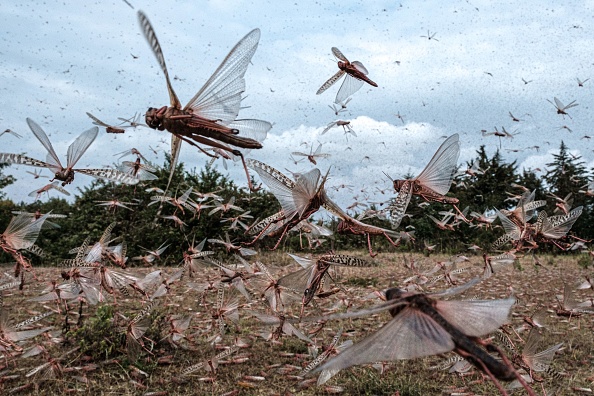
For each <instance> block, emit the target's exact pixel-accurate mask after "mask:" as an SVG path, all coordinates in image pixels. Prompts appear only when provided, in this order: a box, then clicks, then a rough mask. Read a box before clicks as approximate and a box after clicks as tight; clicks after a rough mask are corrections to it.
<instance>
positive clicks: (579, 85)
mask: <svg viewBox="0 0 594 396" xmlns="http://www.w3.org/2000/svg"><path fill="white" fill-rule="evenodd" d="M575 79H576V81H577V83H578V87H583V86H584V84H585V83H586V81H588V80H590V79H589V78H586V79H585V80H584V81H582V80H580V79H579V78H578V77H576V78H575Z"/></svg>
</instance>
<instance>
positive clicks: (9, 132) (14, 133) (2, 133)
mask: <svg viewBox="0 0 594 396" xmlns="http://www.w3.org/2000/svg"><path fill="white" fill-rule="evenodd" d="M6 133H8V134H10V135H13V136H16V137H17V138H19V139H20V138H22V136H21V135H19V134H18V133H16V132H15V131H13V130H12V129H5V130H3V131H2V132H0V136H2V135H4V134H6Z"/></svg>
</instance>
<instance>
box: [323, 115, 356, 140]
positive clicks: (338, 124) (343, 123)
mask: <svg viewBox="0 0 594 396" xmlns="http://www.w3.org/2000/svg"><path fill="white" fill-rule="evenodd" d="M334 127H342V129H343V131H344V134H345V135H347V136H348V134H349V133H350V134H351V135H353V136H354V137H357V134H356V133H355V130H354V129H353V127H352V126H351V122H350V121H343V120H336V121H333V122H331V123H330V124H328V126H326V128H324V130H323V131H322V133H320V135H323V134H325V133H326V132H328V131H329V130H330V129H332V128H334ZM347 141H348V138H347Z"/></svg>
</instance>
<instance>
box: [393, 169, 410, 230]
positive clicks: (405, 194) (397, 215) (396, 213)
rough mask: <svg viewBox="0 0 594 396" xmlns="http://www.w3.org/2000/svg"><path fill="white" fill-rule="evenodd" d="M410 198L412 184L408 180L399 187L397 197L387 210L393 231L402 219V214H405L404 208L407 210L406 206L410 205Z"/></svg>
mask: <svg viewBox="0 0 594 396" xmlns="http://www.w3.org/2000/svg"><path fill="white" fill-rule="evenodd" d="M411 197H412V182H411V181H410V180H406V181H405V182H404V183H403V184H402V187H400V192H398V196H397V197H396V198H394V201H393V202H392V203H391V204H390V206H388V208H387V209H388V211H389V212H390V225H391V227H392V229H393V230H395V229H396V228H398V226H399V225H400V222H401V221H402V219H403V218H404V214H405V213H406V208H408V204H409V203H410V198H411Z"/></svg>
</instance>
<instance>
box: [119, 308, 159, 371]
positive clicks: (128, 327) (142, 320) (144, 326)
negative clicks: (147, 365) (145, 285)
mask: <svg viewBox="0 0 594 396" xmlns="http://www.w3.org/2000/svg"><path fill="white" fill-rule="evenodd" d="M156 305H157V301H150V302H148V303H147V304H146V305H145V306H144V307H143V308H142V309H141V310H140V312H138V314H136V316H134V317H133V318H132V319H130V320H127V321H126V324H125V327H124V328H122V330H123V331H124V332H125V333H126V350H127V352H128V357H129V358H130V359H131V360H133V361H136V360H138V359H139V357H140V356H139V354H140V351H141V349H144V350H146V351H148V350H147V349H146V347H145V344H144V340H143V338H144V339H146V340H148V341H151V342H152V340H149V339H148V338H146V337H145V336H144V334H145V333H146V331H147V330H148V328H149V326H150V325H151V322H152V320H151V317H150V316H151V313H152V312H153V309H154V308H155V306H156ZM152 343H153V344H154V342H152Z"/></svg>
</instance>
